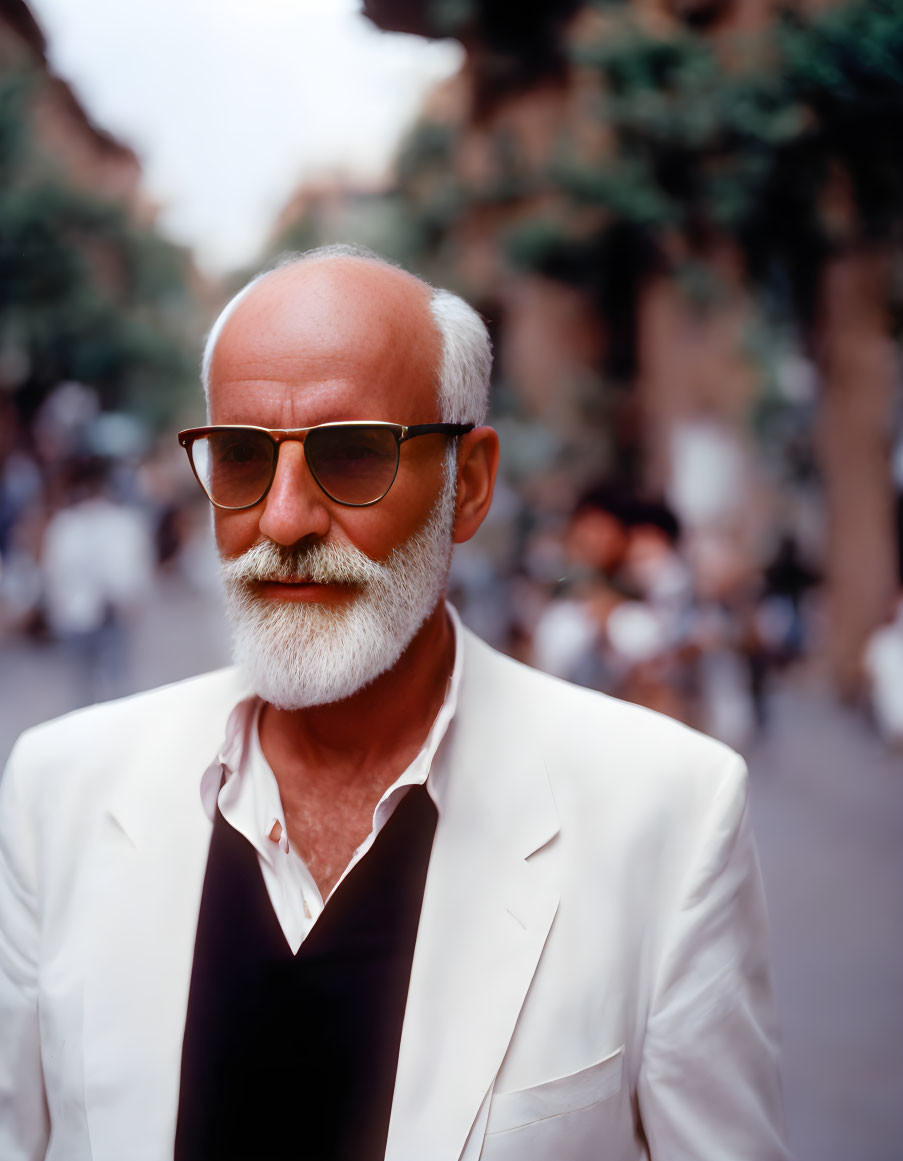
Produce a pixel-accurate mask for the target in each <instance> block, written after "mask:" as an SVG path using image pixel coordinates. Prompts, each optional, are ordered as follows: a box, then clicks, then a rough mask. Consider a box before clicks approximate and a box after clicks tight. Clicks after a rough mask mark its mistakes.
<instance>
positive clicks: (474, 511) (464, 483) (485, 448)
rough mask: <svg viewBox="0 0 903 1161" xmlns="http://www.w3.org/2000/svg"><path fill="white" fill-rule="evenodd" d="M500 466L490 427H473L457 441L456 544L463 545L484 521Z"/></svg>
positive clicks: (494, 434) (494, 432) (494, 433)
mask: <svg viewBox="0 0 903 1161" xmlns="http://www.w3.org/2000/svg"><path fill="white" fill-rule="evenodd" d="M498 466H499V437H498V435H497V433H496V431H495V429H494V428H492V427H475V428H474V429H473V431H469V432H468V433H467V435H462V436H461V437H460V439H459V440H458V495H457V499H456V502H455V527H454V535H453V539H454V542H455V544H463V542H464V541H465V540H470V538H471V536H473V534H474V533H475V532H476V530H477V529H478V528H479V527H480V525H481V524H482V523H483V520H484V519H485V517H486V513H487V512H488V511H489V505H490V504H491V503H492V490H493V488H494V487H495V474H496V472H497V470H498Z"/></svg>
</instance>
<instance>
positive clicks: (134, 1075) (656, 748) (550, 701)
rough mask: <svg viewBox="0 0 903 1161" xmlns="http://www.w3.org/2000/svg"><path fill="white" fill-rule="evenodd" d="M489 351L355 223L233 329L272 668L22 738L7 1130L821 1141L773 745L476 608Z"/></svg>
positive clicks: (778, 1151) (118, 1156) (232, 391)
mask: <svg viewBox="0 0 903 1161" xmlns="http://www.w3.org/2000/svg"><path fill="white" fill-rule="evenodd" d="M489 370H490V351H489V341H488V337H487V334H486V330H485V327H484V325H483V323H482V321H481V320H480V318H479V316H478V315H477V314H476V313H475V312H474V311H473V310H472V309H471V308H470V307H468V306H467V305H466V304H465V303H464V302H463V301H462V300H460V299H458V298H456V297H455V296H454V295H451V294H449V293H448V292H445V291H435V290H433V289H431V288H430V287H429V286H427V285H426V284H424V283H423V282H421V281H420V280H418V279H416V278H414V277H412V276H411V275H409V274H407V273H406V272H404V271H402V270H400V269H398V268H396V267H393V266H391V265H389V264H388V263H386V262H384V261H382V260H381V259H379V258H378V257H377V256H375V255H373V254H370V253H369V252H361V251H357V250H354V249H351V250H349V249H347V248H338V249H336V248H332V249H326V250H320V251H314V252H312V253H310V254H308V255H303V256H300V257H296V258H294V259H293V260H291V261H290V262H288V263H287V264H284V265H282V266H280V267H278V268H276V269H274V270H272V271H270V272H267V273H265V274H264V275H262V276H260V277H259V278H258V279H256V280H254V281H253V282H252V283H251V284H250V285H249V286H248V287H246V288H245V290H244V291H242V292H241V293H240V294H239V295H238V296H237V297H236V299H234V300H233V301H232V303H230V304H229V306H228V307H227V308H226V310H225V311H224V312H223V315H221V316H220V319H219V320H218V321H217V323H216V324H215V326H214V328H213V330H212V332H211V336H210V340H209V341H208V345H207V351H206V354H205V359H204V378H205V385H206V387H207V392H208V403H209V412H210V425H208V426H207V427H205V428H197V429H192V430H190V431H187V432H183V433H181V435H180V439H181V442H182V443H183V446H185V447H186V449H187V450H188V452H189V454H190V456H191V460H192V466H193V468H194V470H195V473H196V475H197V477H198V480H199V482H200V483H201V485H202V487H204V489H205V491H206V492H207V494H208V497H209V498H210V500H211V502H212V503H213V505H214V527H215V533H216V540H217V545H218V548H219V553H220V556H221V560H222V569H223V577H224V583H225V588H226V594H227V603H228V607H229V611H230V617H231V621H232V628H233V635H234V642H235V658H236V663H237V664H236V668H234V669H230V670H228V671H224V672H221V673H218V674H211V675H206V676H204V677H201V678H196V679H193V680H191V681H188V682H183V683H180V684H178V685H175V686H171V687H168V688H165V689H163V690H158V691H154V692H151V693H148V694H142V695H139V696H137V697H135V698H130V699H126V700H124V701H120V702H114V703H110V704H108V705H105V706H100V707H95V708H93V709H91V710H87V711H81V712H79V713H77V714H75V715H70V716H69V717H68V718H65V719H62V720H60V721H58V722H55V723H51V724H49V725H46V726H43V727H39V728H38V729H36V730H34V731H30V732H29V733H28V734H26V735H25V736H24V737H23V738H22V739H21V740H20V743H19V744H18V746H17V748H16V750H15V751H14V753H13V756H12V757H11V759H10V763H9V766H8V769H7V771H6V773H5V775H4V777H3V780H2V783H0V796H2V803H0V1027H2V1028H3V1030H4V1032H3V1037H2V1038H0V1156H2V1157H4V1158H9V1159H10V1161H20V1159H25V1158H29V1159H32V1158H38V1157H45V1158H48V1159H51V1161H53V1159H60V1161H63V1159H64V1161H81V1159H83V1158H84V1159H87V1158H92V1159H94V1161H122V1159H123V1158H129V1161H163V1159H164V1158H170V1157H172V1156H173V1155H174V1153H175V1156H176V1157H177V1158H179V1159H180V1161H182V1159H188V1158H190V1159H191V1161H204V1159H205V1158H208V1157H209V1158H213V1157H214V1156H216V1157H217V1158H218V1161H223V1159H224V1158H235V1159H236V1161H252V1158H253V1159H254V1161H265V1159H269V1158H271V1157H279V1158H284V1157H289V1156H298V1157H302V1156H304V1157H309V1158H312V1159H314V1161H328V1159H330V1158H340V1157H341V1158H349V1159H350V1158H352V1157H354V1158H355V1161H366V1159H367V1158H371V1157H372V1158H377V1157H383V1156H384V1157H386V1158H388V1159H389V1161H427V1159H429V1161H455V1159H459V1161H460V1159H463V1161H476V1159H477V1158H482V1159H483V1161H505V1159H515V1158H516V1159H517V1161H531V1159H534V1158H535V1159H536V1161H539V1159H540V1158H550V1157H554V1158H556V1161H590V1159H593V1161H642V1159H648V1158H653V1159H656V1161H677V1159H678V1158H690V1157H692V1158H694V1161H724V1159H725V1158H731V1161H743V1159H747V1161H782V1159H785V1158H786V1150H785V1146H784V1143H783V1129H782V1124H781V1120H782V1115H781V1099H780V1085H779V1079H778V1072H777V1061H776V1030H775V1020H774V1014H773V1003H772V998H771V987H770V973H769V968H768V962H767V951H766V942H767V936H766V928H765V918H764V909H763V901H762V891H761V883H760V879H759V874H758V868H757V862H756V855H755V849H754V845H753V841H752V837H751V833H750V826H749V819H748V812H747V808H746V782H745V772H744V768H743V763H742V761H741V760H740V759H739V758H738V757H737V755H735V754H733V753H732V752H731V751H730V750H728V749H727V748H726V747H724V746H722V745H721V744H719V743H716V742H714V741H712V740H710V739H706V738H704V737H702V736H701V735H698V734H695V733H693V732H692V731H690V730H687V729H686V728H684V727H682V726H680V725H678V724H677V723H675V722H673V721H671V720H669V719H666V718H663V717H660V716H659V715H656V714H653V713H651V712H649V711H646V710H642V709H640V708H638V707H635V706H629V705H626V704H624V703H621V702H618V701H616V700H614V699H611V698H608V697H605V696H603V695H601V694H597V693H593V692H590V691H586V690H582V689H578V688H576V687H574V686H570V685H568V684H566V683H564V682H561V681H558V680H556V679H554V678H550V677H547V676H545V675H542V674H539V673H538V672H536V671H533V670H530V669H527V668H525V667H523V666H521V665H519V664H517V663H515V662H513V661H511V660H509V659H507V658H504V657H502V656H500V655H499V654H497V653H495V652H494V651H492V650H490V649H489V648H488V647H487V646H485V645H483V644H482V643H481V642H479V641H478V640H477V639H476V638H475V637H473V636H472V635H471V634H470V633H468V632H467V631H466V630H464V629H463V628H462V627H461V626H460V624H459V623H458V621H457V618H456V616H455V614H454V612H453V611H452V610H451V609H450V608H449V607H448V606H447V605H446V604H445V603H444V601H443V592H444V588H445V583H446V578H447V574H448V568H449V561H450V556H451V551H452V545H453V543H460V542H462V541H465V540H467V539H468V538H470V537H471V536H472V535H473V534H474V533H475V531H476V530H477V528H478V527H479V525H480V523H481V521H482V520H483V518H484V517H485V515H486V512H487V510H488V508H489V505H490V502H491V497H492V488H493V482H494V477H495V471H496V464H497V457H498V442H497V437H496V434H495V432H494V431H493V430H492V429H491V428H489V427H486V426H485V425H484V424H483V419H484V415H485V410H486V400H487V394H488V383H489ZM371 1060H378V1062H379V1063H378V1066H371V1065H370V1064H369V1063H368V1062H370V1061H371Z"/></svg>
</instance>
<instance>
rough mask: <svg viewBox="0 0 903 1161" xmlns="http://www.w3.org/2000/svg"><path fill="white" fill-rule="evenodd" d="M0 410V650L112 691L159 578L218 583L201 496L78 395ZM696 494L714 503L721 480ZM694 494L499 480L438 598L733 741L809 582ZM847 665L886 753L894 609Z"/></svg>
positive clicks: (898, 618) (744, 730) (782, 649)
mask: <svg viewBox="0 0 903 1161" xmlns="http://www.w3.org/2000/svg"><path fill="white" fill-rule="evenodd" d="M3 418H4V422H3V424H2V427H0V431H2V443H0V646H2V641H3V638H4V637H5V638H7V639H8V640H9V639H13V638H15V639H17V640H22V639H25V640H28V641H30V642H32V643H33V644H34V646H35V647H36V648H38V647H41V646H42V645H44V644H46V643H48V642H52V643H55V644H56V646H57V647H58V650H59V655H60V657H61V658H63V661H64V664H66V665H67V666H68V667H69V669H70V671H71V683H72V704H73V705H78V704H86V703H88V702H92V701H97V700H101V699H103V698H105V697H110V696H115V695H117V694H119V693H122V692H124V691H126V690H127V689H129V688H130V687H131V686H130V682H129V664H130V654H129V647H128V644H129V635H130V626H131V625H132V623H133V622H134V619H135V618H136V617H138V616H140V615H141V610H142V608H143V607H144V605H145V603H146V602H147V601H148V600H149V599H152V598H153V597H154V595H155V594H156V595H157V596H159V592H160V586H161V584H163V583H165V581H166V579H167V578H169V580H170V581H172V580H173V579H175V581H176V583H177V584H178V585H182V586H187V587H188V588H190V589H192V590H195V591H197V590H201V591H206V592H211V593H212V592H213V590H214V588H215V586H216V565H215V558H214V553H213V547H212V543H211V538H210V534H209V516H208V511H207V505H206V502H205V501H204V500H203V498H202V497H201V495H200V493H199V491H198V490H197V489H196V487H195V485H194V482H193V480H191V478H190V475H189V474H188V471H187V465H186V464H185V463H184V462H183V461H182V459H181V451H180V449H179V448H178V447H177V446H176V443H175V440H174V439H173V438H171V437H170V438H168V439H164V440H163V441H162V442H161V443H159V444H154V443H153V442H152V441H151V439H150V437H149V435H148V433H147V432H146V431H145V430H144V429H142V428H141V427H140V426H139V425H138V424H137V423H136V422H135V421H134V420H132V419H129V418H127V417H126V416H124V415H112V414H110V413H105V412H103V411H102V410H101V409H100V407H99V405H98V401H97V398H96V396H95V395H94V394H93V392H91V391H90V389H88V388H86V387H84V386H82V385H80V384H75V383H68V384H63V385H61V386H60V387H59V388H58V389H57V391H55V392H54V393H53V394H52V395H50V396H49V397H48V399H47V400H46V401H45V402H44V404H43V405H42V407H41V409H40V411H39V412H38V413H37V414H36V415H35V416H34V417H33V418H32V420H31V421H30V422H29V423H27V424H25V423H23V422H21V421H17V420H16V418H15V416H14V415H13V413H12V410H11V409H10V411H9V412H8V413H7V414H6V415H5V416H4V417H3ZM702 460H704V457H694V458H693V463H694V465H695V467H694V470H696V471H698V470H699V469H700V464H701V463H702ZM709 470H710V471H711V465H710V469H709ZM694 486H695V487H696V488H697V491H698V492H699V494H700V495H702V496H705V497H709V499H707V501H706V503H707V504H708V505H709V508H710V509H711V505H712V501H711V497H712V496H717V495H718V494H719V492H724V491H725V490H726V489H728V488H729V482H728V481H726V480H720V481H719V480H718V479H717V472H715V474H714V475H711V476H710V478H706V479H704V480H702V481H701V482H700V483H699V485H698V486H697V485H694ZM692 492H693V488H692V487H691V488H689V490H688V489H687V488H684V489H683V490H681V489H677V490H676V491H675V493H674V495H673V496H670V497H669V498H668V500H667V501H666V500H663V499H661V498H650V497H646V496H642V495H639V494H637V492H635V491H631V490H629V489H627V488H625V487H624V486H622V485H619V484H618V483H617V482H613V481H612V480H599V481H598V482H596V483H594V484H593V485H591V486H589V487H586V488H584V489H583V490H582V491H579V492H574V491H573V490H572V491H570V492H569V491H568V487H567V486H564V487H562V485H561V482H560V480H559V481H558V482H555V481H553V480H551V479H550V478H544V476H543V474H542V472H541V471H538V472H535V473H527V474H524V475H523V476H522V477H521V478H520V481H519V482H517V477H516V476H514V475H512V473H510V472H508V473H506V474H505V475H504V476H503V478H502V479H501V480H500V482H499V485H498V488H497V493H496V499H495V503H494V506H493V512H492V515H491V517H490V520H489V522H488V524H487V527H486V528H485V529H484V530H483V531H482V532H481V534H480V536H479V538H478V539H477V540H476V541H474V542H471V543H469V544H466V545H461V546H459V548H458V549H457V552H456V556H455V561H454V565H453V570H452V580H451V588H450V596H451V599H452V600H453V601H454V603H455V604H456V605H457V606H458V608H459V609H460V610H461V612H462V615H463V617H464V620H465V622H467V623H468V624H469V625H470V626H471V627H472V628H474V629H475V631H476V632H477V633H479V634H480V635H481V636H482V637H484V638H485V639H487V640H489V641H490V642H491V643H492V644H494V645H496V646H497V647H499V648H502V649H504V650H506V651H507V652H508V653H510V654H512V655H513V656H515V657H518V658H519V659H521V660H523V661H526V662H527V663H529V664H532V665H535V666H538V667H539V668H542V669H544V670H546V671H548V672H550V673H553V674H555V675H557V676H559V677H562V678H564V679H566V680H569V681H574V682H577V683H579V684H582V685H585V686H589V687H592V688H594V689H598V690H602V691H605V692H608V693H612V694H615V695H617V696H619V697H623V698H627V699H629V700H631V701H634V702H638V703H640V704H643V705H646V706H650V707H652V708H654V709H657V710H660V711H662V712H664V713H667V714H670V715H672V716H673V717H676V718H678V719H680V720H682V721H684V722H686V723H688V724H689V725H692V726H695V727H697V728H699V729H702V730H705V731H706V732H707V733H710V734H713V735H714V736H716V737H719V738H722V739H723V740H725V741H727V742H729V743H730V744H732V745H734V746H738V747H740V748H743V747H744V746H746V745H748V744H749V743H750V742H751V741H752V740H753V739H754V738H755V737H756V736H757V735H758V734H759V733H760V732H762V731H764V730H767V728H768V724H769V704H770V696H769V695H770V690H771V688H772V685H773V683H774V680H775V677H776V675H779V674H781V673H782V672H783V671H785V670H786V669H787V668H788V667H791V666H794V665H796V664H797V663H799V662H801V661H805V660H806V659H807V657H809V655H810V654H811V652H812V650H813V648H814V647H815V646H816V645H817V642H818V639H819V636H820V633H821V625H820V608H821V601H820V591H821V590H820V576H819V571H818V566H817V562H813V560H812V559H811V554H807V553H806V551H805V549H804V548H803V547H802V546H801V545H800V543H799V542H798V539H797V538H796V537H795V536H794V535H793V534H792V533H790V532H785V533H784V534H782V535H780V536H778V537H777V538H776V539H775V541H774V543H773V548H772V551H771V553H770V556H768V557H767V558H766V559H764V560H759V561H757V562H751V558H750V554H749V553H748V551H747V550H746V548H745V547H744V545H743V544H742V542H740V541H738V540H737V538H736V537H734V536H732V535H731V533H730V529H729V526H726V525H721V526H719V524H718V520H717V519H715V520H714V521H713V520H712V519H708V517H710V516H711V515H712V512H711V511H707V514H706V513H703V515H704V516H706V518H705V519H701V520H700V519H699V511H698V510H694V506H693V503H691V502H690V501H689V500H688V495H690V494H692ZM697 508H698V506H697ZM716 515H717V513H716ZM188 647H189V646H188V645H187V644H186V648H188ZM863 665H864V669H865V671H866V673H867V676H868V682H869V698H868V706H867V708H868V710H869V712H870V714H871V717H872V721H873V722H874V724H875V726H876V727H877V728H878V729H879V731H880V732H881V734H882V735H883V737H884V738H885V739H886V740H887V741H888V742H889V743H890V744H892V745H899V744H900V743H901V742H903V603H901V605H900V608H899V609H898V610H897V611H896V615H895V616H891V617H889V618H888V621H887V624H886V625H885V626H884V627H883V628H882V629H880V630H879V631H878V632H877V633H876V634H875V635H874V637H873V638H872V640H871V641H870V642H869V644H868V647H867V650H866V656H865V657H864V658H863Z"/></svg>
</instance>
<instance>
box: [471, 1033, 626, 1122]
mask: <svg viewBox="0 0 903 1161" xmlns="http://www.w3.org/2000/svg"><path fill="white" fill-rule="evenodd" d="M623 1073H624V1045H623V1044H622V1045H621V1047H620V1048H616V1049H615V1051H614V1052H611V1053H609V1055H608V1056H606V1057H603V1059H602V1060H599V1061H597V1062H596V1063H595V1064H591V1065H590V1066H589V1068H581V1069H580V1071H579V1072H572V1073H570V1074H569V1075H568V1076H559V1077H556V1078H555V1079H554V1080H547V1081H544V1082H543V1083H542V1084H536V1085H533V1086H532V1087H530V1088H522V1089H517V1090H515V1091H514V1092H502V1093H495V1095H494V1096H493V1098H492V1103H491V1104H490V1106H489V1120H488V1121H487V1123H486V1135H487V1136H489V1135H490V1134H492V1133H505V1132H507V1131H508V1130H509V1129H517V1128H520V1127H521V1126H522V1125H529V1124H533V1123H534V1122H535V1121H544V1120H547V1119H548V1118H550V1117H559V1116H561V1115H562V1113H573V1112H576V1111H577V1110H578V1109H585V1108H588V1107H589V1106H590V1105H594V1104H596V1103H598V1102H599V1101H603V1100H605V1099H606V1098H608V1097H610V1096H613V1095H614V1094H615V1093H617V1092H619V1091H620V1088H621V1082H622V1079H623Z"/></svg>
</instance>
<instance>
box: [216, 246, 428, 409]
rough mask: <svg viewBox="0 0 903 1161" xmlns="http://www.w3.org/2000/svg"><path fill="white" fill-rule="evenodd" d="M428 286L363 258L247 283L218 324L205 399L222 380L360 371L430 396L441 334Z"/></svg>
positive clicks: (316, 377)
mask: <svg viewBox="0 0 903 1161" xmlns="http://www.w3.org/2000/svg"><path fill="white" fill-rule="evenodd" d="M430 294H431V292H430V289H429V287H427V286H426V285H425V284H424V283H422V282H420V280H419V279H417V278H414V277H413V276H412V275H409V274H407V273H406V272H405V271H402V270H397V269H395V268H394V267H390V266H384V265H382V264H380V263H377V262H373V261H370V260H367V259H361V258H346V257H342V258H331V259H322V260H309V261H302V262H299V263H295V264H293V265H290V266H286V267H282V268H280V269H277V270H274V271H272V272H271V273H270V274H268V275H266V277H264V278H263V279H261V280H260V281H259V282H257V283H256V284H255V285H254V286H252V287H251V288H250V290H249V291H248V293H247V294H246V295H245V296H244V297H243V298H242V299H241V300H240V301H239V302H238V303H237V304H236V306H235V307H234V309H233V310H232V311H231V313H230V314H229V316H228V318H227V319H226V321H225V322H224V324H223V325H222V328H221V330H220V332H219V335H218V337H217V339H216V345H215V348H214V350H213V352H212V357H211V361H210V373H209V381H210V390H211V396H213V394H214V393H215V392H216V391H217V389H218V386H221V385H222V384H223V383H225V382H231V383H234V382H237V381H245V382H260V381H280V382H285V383H290V384H291V383H297V384H304V383H309V382H323V383H327V382H328V381H329V380H330V379H331V378H335V379H336V381H339V380H341V379H342V378H343V377H344V376H350V375H366V376H369V377H370V379H371V381H373V382H378V381H383V380H384V381H392V382H395V383H398V384H401V383H404V384H406V385H407V389H408V390H416V391H418V392H421V393H422V394H423V395H424V396H425V399H424V402H429V403H430V404H432V403H435V401H436V397H437V396H436V392H437V384H438V377H439V369H440V363H441V355H442V351H441V339H440V336H439V333H438V329H437V327H436V325H435V323H434V321H433V318H432V314H431V312H430Z"/></svg>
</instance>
